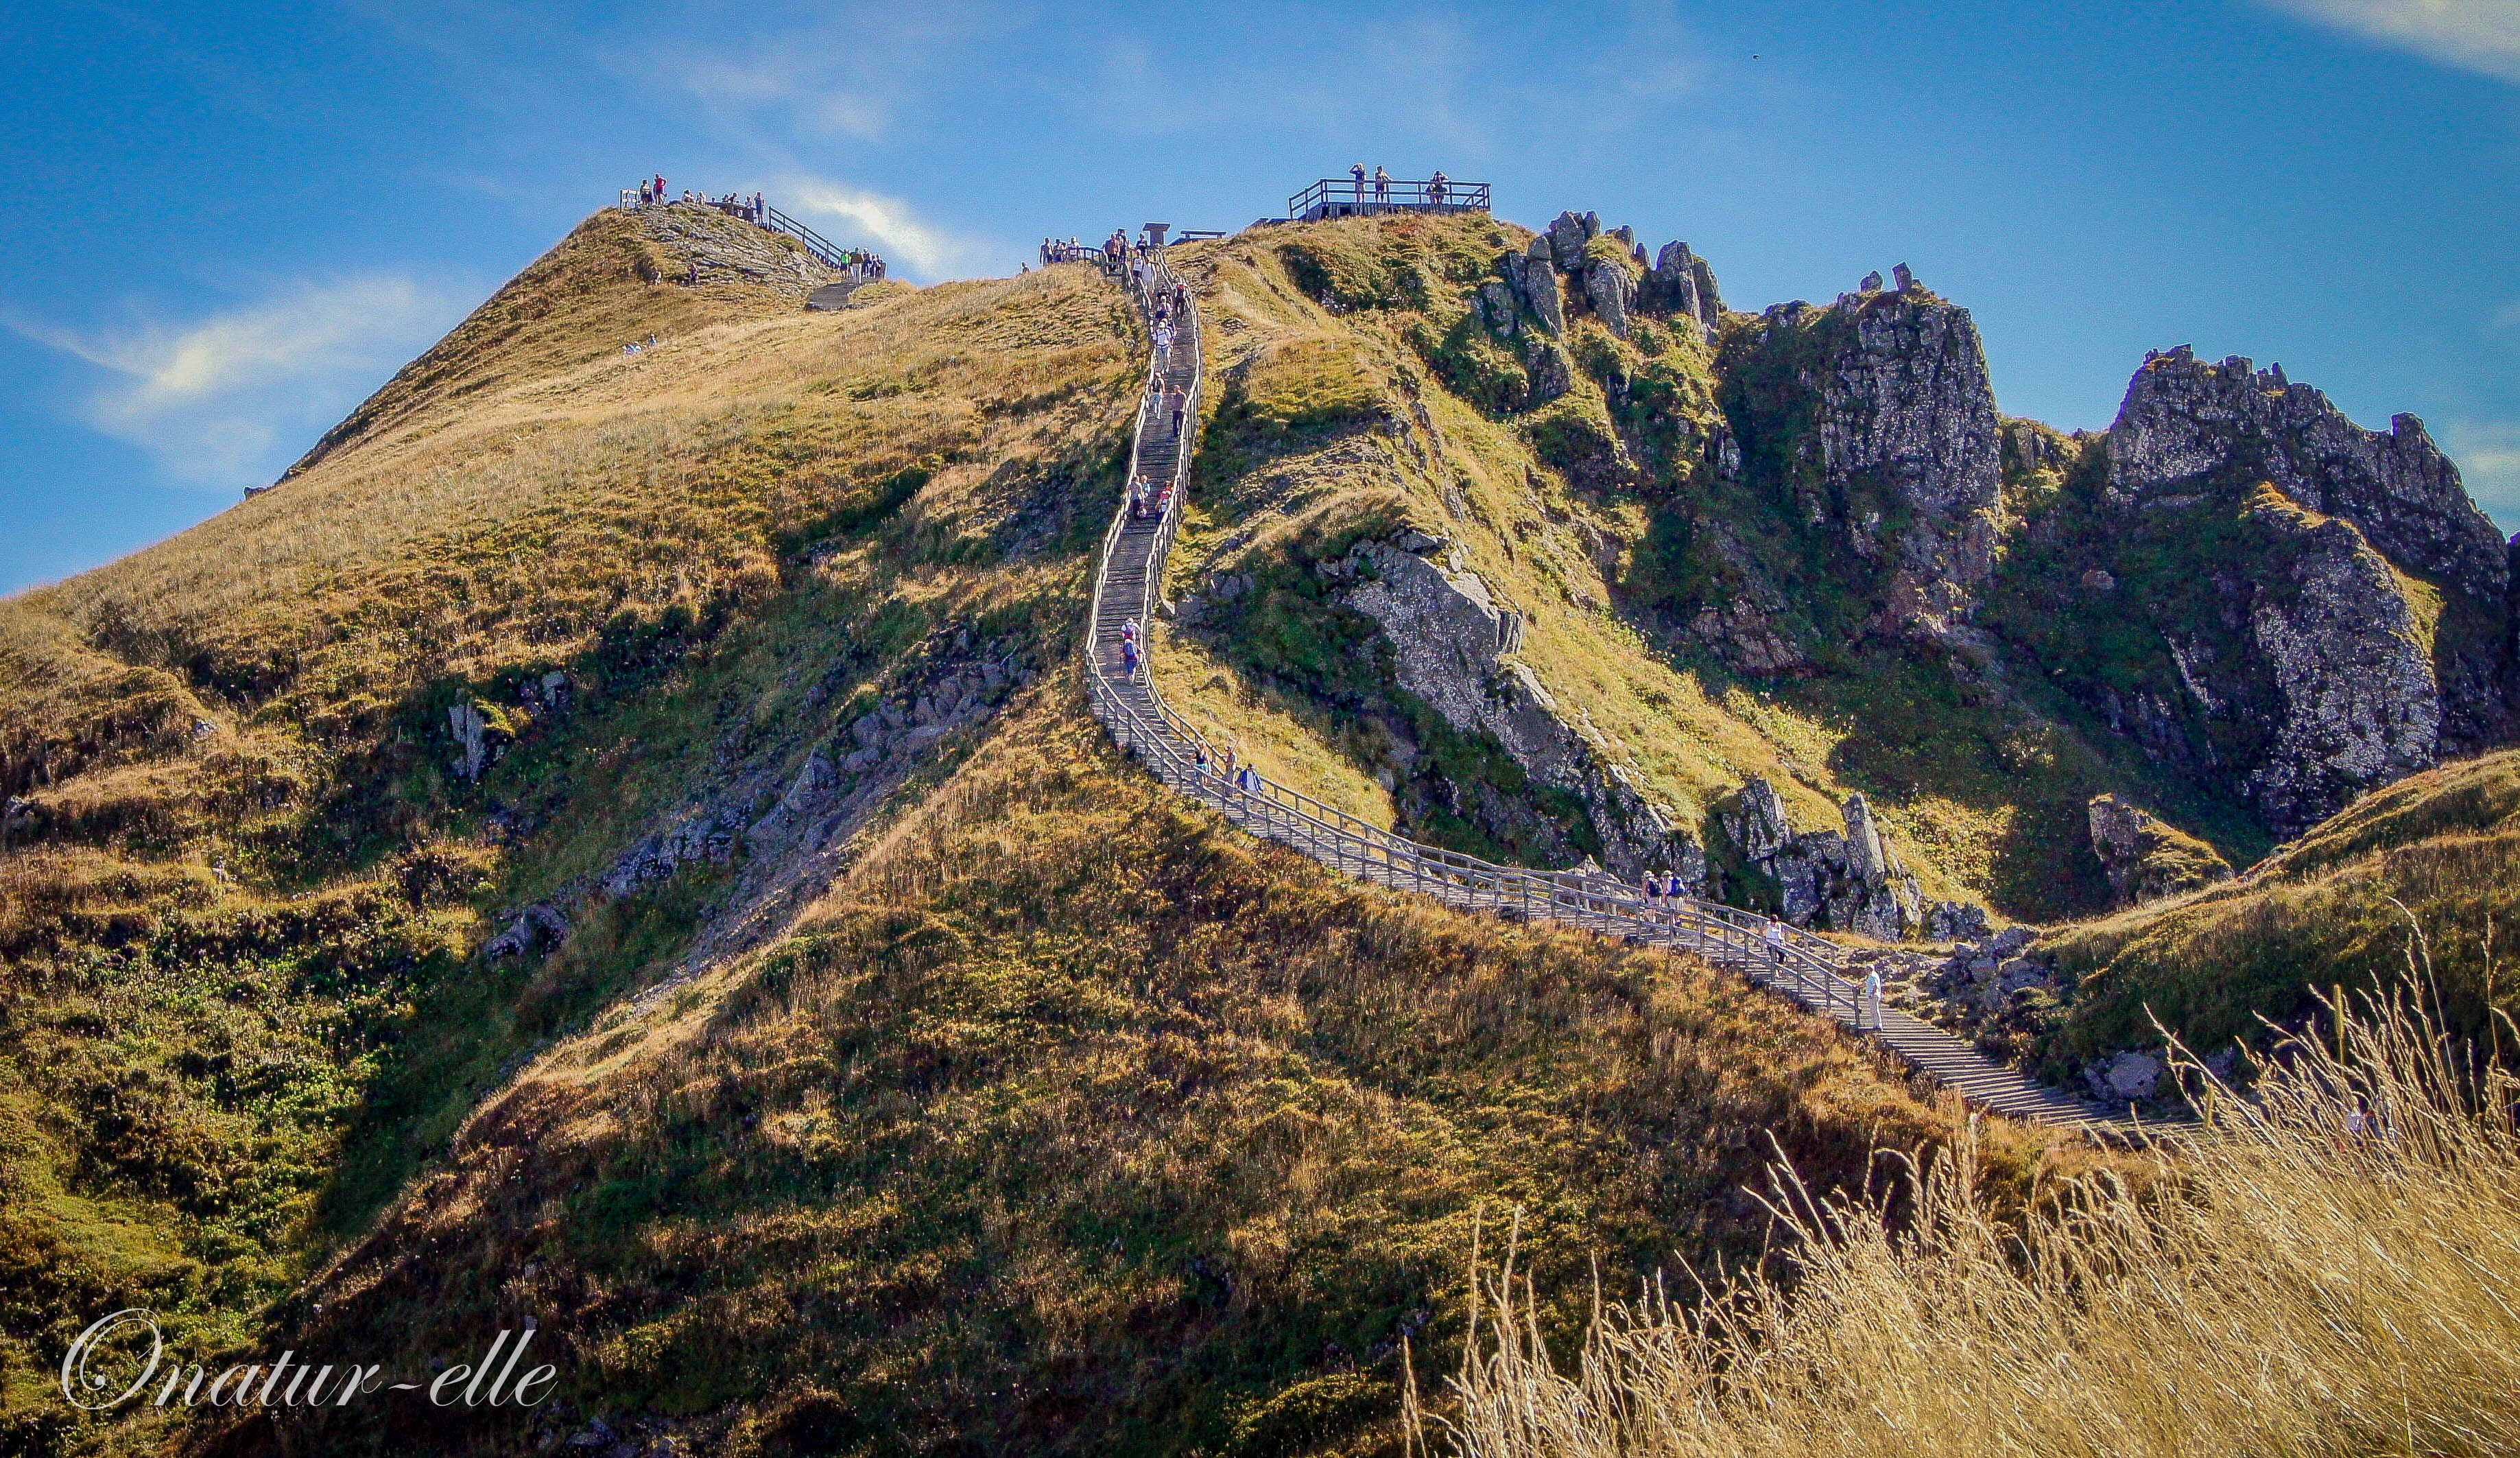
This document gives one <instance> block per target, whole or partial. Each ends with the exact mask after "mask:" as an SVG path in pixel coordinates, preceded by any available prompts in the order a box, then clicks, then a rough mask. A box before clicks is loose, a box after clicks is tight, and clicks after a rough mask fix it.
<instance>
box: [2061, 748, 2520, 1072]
mask: <svg viewBox="0 0 2520 1458" xmlns="http://www.w3.org/2000/svg"><path fill="white" fill-rule="evenodd" d="M2515 867H2520V752H2516V751H2509V750H2505V751H2502V752H2498V753H2493V754H2487V755H2484V756H2482V757H2480V758H2475V759H2468V760H2462V761H2458V762H2454V763H2451V764H2445V765H2442V766H2440V767H2438V768H2435V769H2431V770H2427V771H2425V772H2423V773H2421V774H2416V775H2410V776H2408V778H2406V779H2403V780H2400V781H2398V782H2397V783H2396V784H2394V785H2391V786H2389V787H2388V788H2386V789H2383V790H2376V791H2373V792H2371V793H2370V794H2368V795H2365V796H2363V797H2362V798H2361V799H2359V800H2357V801H2355V803H2354V804H2353V805H2352V806H2351V807H2350V808H2348V809H2346V810H2345V811H2344V812H2342V813H2341V814H2338V815H2336V816H2334V817H2332V818H2330V819H2328V820H2326V821H2323V822H2321V823H2320V824H2318V826H2316V827H2314V828H2313V829H2312V830H2311V831H2310V832H2309V833H2308V834H2305V835H2303V836H2301V837H2300V838H2298V839H2296V840H2294V841H2292V842H2290V843H2286V844H2285V845H2284V846H2283V847H2282V848H2281V849H2280V850H2278V851H2276V852H2275V853H2274V854H2273V855H2271V856H2269V857H2268V858H2267V859H2266V860H2264V861H2262V862H2260V863H2259V864H2257V865H2255V866H2252V867H2250V868H2249V869H2248V870H2247V871H2246V872H2245V873H2243V874H2242V875H2240V876H2239V877H2238V878H2237V879H2235V880H2232V881H2230V882H2228V883H2225V884H2223V885H2219V886H2214V887H2210V888H2205V889H2203V890H2200V891H2196V892H2193V893H2190V894H2188V895H2184V896H2181V897H2176V898H2173V899H2170V900H2164V901H2159V902H2155V903H2153V904H2151V905H2147V906H2141V907H2138V908H2136V909H2135V910H2133V911H2130V912H2127V913H2125V914H2122V915H2120V916H2116V917H2110V918H2104V919H2102V920H2099V921H2095V922H2091V923H2087V924H2083V925H2080V926H2076V927H2071V928H2067V929H2064V930H2062V931H2060V932H2058V933H2056V934H2051V935H2050V936H2049V937H2048V938H2046V939H2045V940H2044V941H2043V943H2042V946H2043V948H2045V949H2046V951H2047V953H2048V955H2050V956H2051V957H2052V959H2053V961H2054V963H2055V965H2056V967H2057V968H2058V970H2059V971H2060V972H2061V973H2062V974H2063V976H2064V978H2065V980H2066V982H2067V984H2068V985H2069V986H2070V987H2071V988H2072V989H2073V990H2072V993H2071V995H2070V996H2069V997H2067V998H2066V999H2065V1001H2064V1002H2063V1004H2062V1006H2061V1007H2059V1008H2058V1009H2056V1010H2055V1011H2054V1012H2052V1013H2050V1014H2049V1015H2048V1018H2047V1020H2046V1022H2047V1026H2046V1028H2045V1029H2044V1030H2043V1036H2042V1039H2041V1051H2042V1052H2043V1053H2044V1054H2045V1056H2047V1057H2048V1058H2049V1059H2051V1060H2053V1061H2054V1062H2056V1063H2057V1064H2058V1065H2060V1067H2076V1066H2080V1065H2083V1064H2087V1063H2089V1062H2090V1061H2092V1060H2093V1058H2095V1057H2096V1056H2097V1055H2100V1054H2103V1053H2108V1052H2114V1051H2115V1050H2118V1049H2124V1048H2136V1047H2148V1046H2152V1045H2157V1044H2158V1042H2159V1041H2160V1038H2159V1034H2157V1033H2156V1032H2155V1031H2154V1030H2153V1027H2152V1020H2153V1019H2154V1018H2156V1017H2157V1018H2159V1019H2160V1020H2161V1022H2162V1023H2163V1025H2166V1026H2168V1027H2169V1028H2171V1029H2172V1030H2174V1031H2175V1032H2177V1033H2179V1034H2180V1035H2181V1037H2182V1038H2183V1040H2185V1041H2186V1042H2188V1043H2189V1044H2190V1045H2191V1046H2193V1047H2194V1048H2196V1049H2197V1050H2198V1051H2200V1052H2204V1053H2217V1052H2220V1051H2221V1050H2222V1049H2223V1048H2225V1047H2228V1045H2229V1044H2230V1042H2231V1041H2232V1040H2233V1039H2235V1038H2237V1039H2243V1040H2246V1041H2248V1042H2250V1043H2252V1044H2257V1045H2261V1046H2263V1045H2264V1044H2265V1043H2266V1042H2267V1041H2268V1034H2267V1032H2266V1024H2267V1023H2273V1024H2277V1025H2286V1026H2292V1027H2303V1026H2308V1025H2312V1024H2314V1023H2316V1022H2318V1021H2319V1020H2318V1017H2317V1016H2315V1009H2314V1008H2313V1006H2312V1001H2311V996H2310V994H2311V993H2312V992H2314V991H2318V992H2327V991H2329V989H2331V988H2335V987H2343V988H2346V989H2349V990H2351V991H2357V992H2362V991H2373V990H2378V989H2385V988H2388V987H2391V986H2396V985H2401V984H2404V983H2407V982H2408V981H2412V982H2413V983H2415V984H2416V985H2419V986H2421V987H2423V988H2424V990H2425V995H2426V996H2427V998H2428V999H2432V1000H2435V1001H2436V1002H2437V1006H2438V1008H2439V1016H2440V1017H2441V1019H2442V1021H2443V1023H2444V1025H2445V1026H2446V1027H2447V1028H2448V1029H2449V1030H2450V1031H2452V1032H2454V1033H2456V1034H2458V1035H2460V1036H2462V1037H2466V1038H2472V1039H2475V1040H2476V1041H2477V1042H2478V1043H2480V1044H2482V1045H2486V1046H2493V1045H2494V1044H2495V1043H2496V1042H2497V1040H2498V1037H2507V1036H2508V1035H2509V1027H2508V1025H2507V1024H2505V1025H2501V1026H2500V1027H2499V1028H2498V1025H2497V1019H2498V1017H2499V1018H2501V1019H2510V1018H2515V1017H2520V979H2515V978H2513V977H2511V976H2510V971H2509V967H2508V965H2507V964H2508V963H2509V961H2510V959H2511V952H2510V950H2509V948H2510V947H2511V946H2512V944H2513V943H2514V941H2515V939H2520V885H2515V881H2514V878H2513V874H2512V873H2513V870H2514V868H2515ZM2262 1020H2263V1021H2262Z"/></svg>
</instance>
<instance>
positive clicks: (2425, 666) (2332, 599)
mask: <svg viewBox="0 0 2520 1458" xmlns="http://www.w3.org/2000/svg"><path fill="white" fill-rule="evenodd" d="M2252 515H2253V516H2254V517H2255V518H2257V519H2258V520H2259V521H2260V522H2262V523H2264V524H2269V525H2272V526H2273V527H2275V528H2276V529H2278V530H2280V531H2283V532H2284V533H2286V534H2288V535H2290V536H2292V537H2294V538H2295V540H2296V541H2297V543H2298V545H2299V550H2298V552H2297V553H2295V554H2293V555H2292V560H2291V561H2290V563H2289V564H2288V566H2287V569H2286V575H2287V576H2288V578H2289V580H2288V581H2279V582H2275V583H2271V584H2261V585H2260V590H2259V591H2258V593H2257V596H2256V600H2255V602H2254V603H2253V605H2252V607H2251V611H2250V616H2249V628H2250V632H2251V634H2252V636H2253V637H2254V639H2255V641H2256V646H2257V649H2258V651H2259V653H2260V654H2261V655H2262V656H2263V658H2264V660H2265V661H2266V663H2267V665H2268V668H2269V670H2270V671H2271V672H2272V674H2273V679H2274V685H2275V688H2276V691H2277V693H2278V694H2279V695H2280V696H2281V703H2282V709H2281V714H2280V717H2279V718H2278V719H2277V721H2276V723H2275V726H2274V735H2273V741H2272V742H2271V743H2270V744H2269V745H2268V747H2267V749H2266V752H2265V754H2264V758H2263V760H2262V762H2260V763H2259V764H2257V765H2256V766H2255V767H2253V768H2252V769H2250V770H2249V772H2248V774H2247V777H2246V785H2247V789H2248V793H2249V796H2250V797H2251V798H2252V799H2253V800H2255V801H2256V803H2257V806H2258V809H2259V812H2260V813H2261V814H2263V815H2264V816H2265V817H2266V820H2267V823H2268V824H2269V825H2272V826H2273V827H2275V828H2276V829H2278V830H2280V831H2282V832H2285V833H2287V834H2290V833H2295V832H2299V831H2301V830H2305V829H2307V828H2309V827H2310V826H2311V825H2313V824H2316V823H2317V822H2318V821H2320V820H2323V819H2325V818H2326V817H2328V816H2330V815H2333V814H2335V813H2336V812H2337V811H2338V810H2341V809H2343V808H2345V806H2346V804H2347V802H2348V801H2350V800H2352V799H2353V798H2354V797H2355V796H2357V795H2359V794H2361V793H2362V792H2363V791H2364V790H2368V789H2371V788H2373V787H2375V786H2379V785H2386V784H2388V783H2390V782H2391V781H2394V780H2397V779H2399V778H2401V777H2403V776H2406V775H2409V774H2412V773H2414V772H2415V771H2417V770H2420V769H2425V768H2428V767H2430V766H2431V765H2432V763H2433V761H2434V759H2435V757H2436V754H2437V746H2438V744H2439V742H2440V737H2441V719H2442V705H2441V697H2440V693H2439V689H2438V687H2437V685H2436V684H2435V682H2434V679H2433V672H2432V662H2431V659H2430V656H2429V655H2428V654H2426V653H2425V652H2424V647H2425V645H2424V643H2423V641H2422V638H2421V636H2420V634H2419V631H2418V627H2417V624H2416V621H2415V616H2414V610H2413V608H2412V607H2411V606H2410V605H2409V604H2408V601H2407V596H2406V593H2405V592H2404V590H2403V589H2402V588H2401V587H2400V585H2399V581H2398V578H2397V574H2396V573H2394V572H2392V571H2391V570H2390V569H2389V564H2388V563H2386V562H2384V561H2382V560H2381V558H2380V554H2379V553H2377V552H2375V551H2373V550H2372V549H2371V547H2370V545H2369V544H2368V543H2367V542H2366V541H2364V539H2363V533H2362V532H2361V531H2359V530H2357V529H2356V528H2355V527H2354V526H2353V525H2351V524H2348V523H2345V522H2342V521H2338V520H2335V519H2333V518H2328V519H2325V520H2321V519H2318V518H2315V517H2311V516H2308V515H2307V514H2304V513H2301V512H2299V511H2297V510H2293V509H2291V508H2289V507H2287V506H2284V505H2280V504H2270V505H2266V506H2262V507H2260V508H2259V509H2257V510H2256V511H2255V512H2253V513H2252Z"/></svg>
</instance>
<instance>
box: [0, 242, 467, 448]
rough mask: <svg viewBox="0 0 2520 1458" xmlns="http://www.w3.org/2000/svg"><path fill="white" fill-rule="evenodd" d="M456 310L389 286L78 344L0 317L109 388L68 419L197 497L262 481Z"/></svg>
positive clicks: (413, 287) (374, 282)
mask: <svg viewBox="0 0 2520 1458" xmlns="http://www.w3.org/2000/svg"><path fill="white" fill-rule="evenodd" d="M460 308H461V305H460V303H458V302H457V301H456V300H455V299H454V297H453V296H450V295H448V294H445V293H443V292H441V291H438V290H435V289H432V288H429V287H427V286H425V285H423V284H421V283H419V282H418V281H416V280H414V279H411V278H408V277H405V276H402V275H398V274H378V275H370V276H366V277H360V278H350V279H342V280H337V281H335V282H332V283H321V284H315V283H308V284H300V285H298V286H296V287H295V288H294V289H293V290H292V291H290V292H289V293H287V294H284V295H282V296H279V297H276V298H273V299H270V300H267V301H265V302H262V303H258V304H253V305H249V306H248V307H245V308H240V309H235V310H232V311H230V312H228V313H224V314H216V315H212V316H211V317H209V318H207V319H203V320H200V321H197V322H194V323H192V324H188V325H174V326H169V325H155V324H153V325H147V326H144V327H142V328H140V329H137V330H133V331H127V332H123V333H107V334H92V335H91V334H80V333H77V332H75V331H71V330H65V329H61V328H57V327H53V326H48V325H43V324H38V323H33V322H29V321H26V320H22V319H19V318H16V317H11V316H0V322H5V323H6V324H7V325H8V327H9V328H11V329H12V330H14V331H16V332H17V333H19V334H21V335H23V336H25V337H26V338H28V339H31V340H35V341H37V342H41V343H45V344H49V345H51V346H52V347H53V348H56V349H59V350H61V351H62V352H64V353H66V354H69V355H71V356H73V357H75V358H78V359H81V360H84V361H86V362H87V363H89V364H91V365H94V366H96V367H98V368H99V369H101V370H103V371H105V372H106V374H107V377H108V379H107V383H106V384H105V385H104V386H103V387H101V388H99V389H97V390H96V391H95V392H94V393H92V394H90V395H89V396H88V397H87V398H86V399H85V400H84V401H83V402H81V404H80V407H79V414H80V416H81V418H82V419H84V420H85V421H86V422H87V424H89V425H91V426H93V427H95V428H96V429H97V430H99V431H101V432H103V433H106V434H109V435H112V436H114V437H115V438H117V439H121V440H127V441H129V442H131V443H132V444H134V445H138V446H140V447H142V448H143V449H146V450H148V451H149V452H151V453H152V454H154V455H155V456H157V457H158V462H159V464H160V465H161V466H162V467H163V468H164V469H165V471H166V473H167V474H168V475H169V476H171V477H173V478H177V479H179V480H185V481H191V482H195V483H198V484H203V485H212V486H235V485H239V484H251V483H255V482H259V481H265V480H269V479H270V478H272V476H273V475H275V474H276V473H277V472H278V471H279V470H280V469H281V468H282V467H284V466H286V465H287V464H288V462H287V460H285V459H281V458H280V457H281V456H282V455H289V454H293V453H294V452H295V451H296V450H299V449H302V448H303V447H304V446H305V445H307V444H309V443H311V442H312V441H313V439H314V437H315V435H316V434H317V433H320V432H321V431H322V430H323V429H324V428H325V427H326V426H328V425H330V424H331V423H332V422H333V421H334V420H336V419H337V418H338V417H339V416H340V415H341V414H342V413H344V412H345V411H347V410H348V408H349V407H350V406H351V405H353V404H355V403H357V397H358V394H359V392H360V391H361V390H363V389H365V388H368V387H373V386H374V385H375V384H377V383H378V381H379V380H380V379H381V378H382V376H383V375H384V374H385V373H387V372H388V371H390V370H391V369H392V368H393V367H394V366H395V365H397V364H399V363H400V362H401V361H402V360H404V359H405V358H407V357H409V356H410V354H411V353H412V352H414V350H415V349H416V347H417V346H419V345H421V344H423V343H425V342H427V341H428V340H431V339H434V338H435V337H436V336H437V334H438V333H440V332H441V331H443V330H444V329H445V328H446V326H447V325H448V324H450V323H451V322H453V319H454V318H455V317H456V315H457V313H458V312H459V311H460Z"/></svg>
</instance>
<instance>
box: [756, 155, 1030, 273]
mask: <svg viewBox="0 0 2520 1458" xmlns="http://www.w3.org/2000/svg"><path fill="white" fill-rule="evenodd" d="M778 193H779V199H780V205H781V206H782V207H787V208H789V209H791V210H793V211H795V212H799V213H803V214H806V215H808V216H811V217H825V218H837V219H839V220H840V222H841V223H842V224H843V225H844V230H843V231H842V232H841V236H840V237H838V238H837V239H835V240H833V241H834V242H837V243H839V244H842V245H843V246H845V245H847V244H849V243H852V242H855V241H859V240H869V241H872V242H873V244H874V246H875V250H876V251H877V252H879V253H882V254H884V255H885V257H886V258H887V259H892V258H898V259H900V260H901V261H902V262H904V263H907V264H909V265H910V268H911V271H912V272H914V273H917V274H919V275H920V276H921V277H922V278H931V279H932V278H938V277H942V276H943V275H946V274H949V273H952V272H953V271H954V270H955V269H957V268H966V267H972V266H976V265H977V264H978V262H979V261H980V260H981V259H982V258H983V257H985V256H986V253H987V250H986V249H985V248H984V247H983V246H982V245H981V244H980V243H979V242H977V241H976V240H973V239H967V238H961V237H957V236H956V235H954V234H951V233H948V232H946V231H945V230H943V229H941V228H938V227H936V226H935V225H933V224H931V223H926V222H922V221H921V220H920V218H919V215H918V214H917V213H915V212H913V211H911V208H910V205H909V204H907V203H904V202H902V201H901V200H900V199H898V198H887V197H884V196H883V195H882V194H880V193H871V192H867V191H865V190H863V189H860V188H854V187H850V186H848V185H847V184H845V183H839V182H832V181H829V180H827V179H824V178H820V177H790V178H788V179H787V180H786V181H785V182H783V183H781V184H780V185H779V189H778ZM827 231H828V230H827Z"/></svg>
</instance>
